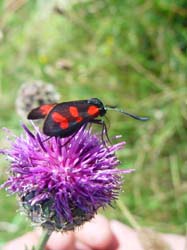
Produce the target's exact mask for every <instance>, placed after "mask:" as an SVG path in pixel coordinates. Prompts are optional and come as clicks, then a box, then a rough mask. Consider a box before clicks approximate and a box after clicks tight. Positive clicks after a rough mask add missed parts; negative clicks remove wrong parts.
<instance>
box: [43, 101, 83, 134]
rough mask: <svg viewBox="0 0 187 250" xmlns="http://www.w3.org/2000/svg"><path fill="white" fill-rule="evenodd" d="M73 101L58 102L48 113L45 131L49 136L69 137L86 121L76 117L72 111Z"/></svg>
mask: <svg viewBox="0 0 187 250" xmlns="http://www.w3.org/2000/svg"><path fill="white" fill-rule="evenodd" d="M71 105H72V102H66V103H60V104H57V105H56V106H55V107H54V108H53V109H52V110H51V111H50V112H49V114H48V115H47V117H46V119H45V121H44V126H43V132H44V134H46V135H49V136H59V137H67V136H69V135H71V134H73V133H75V132H76V131H78V130H79V129H80V128H81V126H82V125H83V124H84V123H85V120H84V119H83V118H81V119H80V118H79V120H78V119H75V118H74V117H73V116H72V114H71V113H70V107H71Z"/></svg>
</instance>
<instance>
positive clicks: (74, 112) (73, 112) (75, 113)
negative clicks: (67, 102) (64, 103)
mask: <svg viewBox="0 0 187 250" xmlns="http://www.w3.org/2000/svg"><path fill="white" fill-rule="evenodd" d="M69 112H70V114H71V115H72V116H73V117H78V116H79V111H78V109H77V107H75V106H70V107H69Z"/></svg>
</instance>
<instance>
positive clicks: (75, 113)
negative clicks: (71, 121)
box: [69, 106, 83, 122]
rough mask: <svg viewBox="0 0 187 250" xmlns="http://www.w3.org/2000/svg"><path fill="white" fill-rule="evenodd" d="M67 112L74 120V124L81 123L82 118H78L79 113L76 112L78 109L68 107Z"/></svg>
mask: <svg viewBox="0 0 187 250" xmlns="http://www.w3.org/2000/svg"><path fill="white" fill-rule="evenodd" d="M69 112H70V114H71V115H72V116H73V117H74V118H76V119H75V120H76V122H82V120H83V118H82V117H81V116H79V111H78V108H77V107H75V106H70V107H69Z"/></svg>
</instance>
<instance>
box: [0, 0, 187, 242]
mask: <svg viewBox="0 0 187 250" xmlns="http://www.w3.org/2000/svg"><path fill="white" fill-rule="evenodd" d="M64 64H65V66H66V67H65V66H64ZM67 65H68V66H67ZM36 79H40V80H43V81H46V82H50V83H53V84H54V86H55V87H56V89H57V90H58V91H59V92H60V94H61V100H62V101H67V100H79V99H88V98H91V97H98V98H100V99H101V100H102V101H103V102H104V103H106V104H109V105H117V106H119V107H121V108H123V109H125V110H127V111H129V112H132V113H135V114H139V115H146V116H149V117H150V120H149V122H146V123H143V122H139V121H136V120H133V119H131V118H128V117H125V116H123V115H121V114H118V113H116V112H112V111H111V112H108V115H107V116H108V119H109V123H110V128H109V135H110V137H112V136H114V135H117V134H121V135H123V138H122V139H120V140H125V141H126V142H127V145H126V147H125V149H124V150H123V151H121V152H120V153H119V158H120V159H121V161H122V166H121V167H122V168H135V169H136V172H135V173H133V174H130V175H128V176H126V179H125V184H124V191H123V193H122V194H121V196H120V202H119V203H117V204H114V207H115V208H109V209H106V211H104V213H105V214H106V215H107V216H108V217H109V218H113V219H115V218H116V219H119V220H121V221H123V222H124V223H127V224H130V225H131V226H133V220H132V218H131V216H129V213H128V212H127V211H130V213H131V215H132V216H133V219H134V220H135V221H136V223H138V224H139V225H140V226H146V227H152V228H154V229H156V230H159V231H162V232H173V233H183V234H184V233H185V232H186V222H187V148H186V142H187V2H186V1H185V0H153V1H150V0H146V1H143V0H102V1H99V0H98V1H97V0H74V1H65V0H64V1H63V0H61V1H52V0H51V1H44V0H35V1H27V0H14V1H13V0H7V1H3V0H2V1H0V127H8V128H9V129H11V130H13V131H14V132H15V133H16V134H19V133H20V132H21V129H20V120H21V118H20V117H19V116H18V114H17V113H16V112H15V101H16V98H17V96H18V89H19V87H20V86H21V84H22V83H23V82H27V81H30V80H36ZM0 143H1V144H0V147H1V148H2V147H3V146H4V145H5V144H6V142H5V133H4V132H3V131H2V130H1V131H0ZM0 163H1V164H0V168H1V170H0V183H2V182H3V181H5V180H6V178H7V175H6V170H7V167H8V164H7V162H5V161H4V159H3V157H1V159H0ZM127 209H128V210H127ZM17 210H18V205H17V201H16V197H13V196H12V197H10V196H8V195H7V193H6V192H5V191H4V190H1V191H0V244H3V243H4V242H6V241H7V240H9V239H12V238H14V237H16V236H17V235H21V234H22V233H24V232H26V231H28V230H31V226H30V224H29V222H28V221H27V220H26V219H25V217H24V216H22V215H20V214H19V213H17Z"/></svg>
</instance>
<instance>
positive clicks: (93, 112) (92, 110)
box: [87, 105, 99, 116]
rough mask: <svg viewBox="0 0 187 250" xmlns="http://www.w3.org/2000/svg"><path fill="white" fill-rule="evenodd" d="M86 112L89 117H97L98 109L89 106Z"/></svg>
mask: <svg viewBox="0 0 187 250" xmlns="http://www.w3.org/2000/svg"><path fill="white" fill-rule="evenodd" d="M87 112H88V114H89V115H90V116H98V115H99V108H98V107H97V106H95V105H91V106H89V107H88V110H87Z"/></svg>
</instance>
